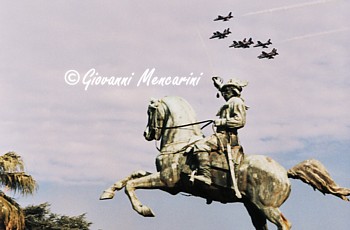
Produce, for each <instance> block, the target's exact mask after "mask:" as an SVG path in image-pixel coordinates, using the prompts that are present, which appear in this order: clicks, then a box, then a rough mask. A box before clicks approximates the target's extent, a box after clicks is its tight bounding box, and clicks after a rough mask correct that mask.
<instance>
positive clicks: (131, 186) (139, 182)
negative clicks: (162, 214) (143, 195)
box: [125, 172, 166, 217]
mask: <svg viewBox="0 0 350 230" xmlns="http://www.w3.org/2000/svg"><path fill="white" fill-rule="evenodd" d="M140 188H142V189H163V190H166V185H165V184H164V183H163V182H162V181H161V180H160V173H159V172H158V173H154V174H151V175H148V176H145V177H141V178H138V179H134V180H129V181H128V182H127V183H126V186H125V193H126V194H127V195H128V197H129V199H130V202H131V205H132V208H133V209H134V210H135V211H136V212H137V213H139V214H140V215H142V216H145V217H154V213H153V211H152V210H151V209H150V208H149V207H147V206H144V205H143V204H142V203H141V202H140V200H139V199H138V198H137V196H136V194H135V190H136V189H140Z"/></svg>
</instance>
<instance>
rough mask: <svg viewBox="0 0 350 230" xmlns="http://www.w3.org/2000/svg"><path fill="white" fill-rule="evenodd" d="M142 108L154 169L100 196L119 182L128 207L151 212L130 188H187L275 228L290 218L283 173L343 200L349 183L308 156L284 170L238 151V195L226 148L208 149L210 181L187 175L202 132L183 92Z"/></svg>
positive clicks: (261, 229)
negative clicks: (154, 143) (153, 145)
mask: <svg viewBox="0 0 350 230" xmlns="http://www.w3.org/2000/svg"><path fill="white" fill-rule="evenodd" d="M147 112H148V124H147V127H146V130H145V132H144V137H145V138H146V140H148V141H151V140H161V142H160V149H159V150H160V154H159V155H158V157H157V158H156V166H157V172H156V173H150V172H146V171H142V170H139V171H135V172H134V173H132V174H131V175H130V176H128V177H126V178H124V179H122V180H120V181H118V182H116V183H115V184H113V185H112V186H111V187H109V188H107V189H106V190H105V191H104V192H103V194H102V195H101V197H100V199H101V200H104V199H112V198H113V197H114V193H115V192H116V191H118V190H121V189H122V188H125V193H126V194H127V196H128V197H129V199H130V202H131V204H132V207H133V209H134V210H135V211H136V212H137V213H139V214H140V215H142V216H145V217H153V216H154V213H153V211H152V210H151V209H150V208H149V207H147V206H145V205H143V204H142V203H141V202H140V200H139V199H138V198H137V196H136V194H135V190H136V189H160V190H162V191H165V192H168V193H170V194H172V195H176V194H178V193H180V192H183V193H188V194H191V195H193V196H198V197H202V198H204V199H206V200H207V203H208V204H210V203H211V202H212V201H218V202H222V203H233V202H241V203H243V204H244V206H245V207H246V209H247V211H248V213H249V215H250V217H251V220H252V223H253V225H254V227H255V229H257V230H266V229H268V228H267V220H269V221H270V222H272V223H273V224H274V225H276V226H277V228H278V229H279V230H289V229H291V223H290V222H289V221H288V220H287V219H286V217H285V216H284V215H283V214H282V213H281V211H280V210H279V207H280V206H281V205H282V204H283V203H284V202H285V201H286V199H287V198H288V196H289V194H290V191H291V184H290V181H289V178H294V179H300V180H302V181H303V182H304V183H306V184H309V185H311V186H312V187H313V188H314V189H317V190H319V191H320V192H322V193H324V194H325V193H328V194H332V195H335V196H338V197H340V198H341V199H343V200H347V201H349V199H348V198H347V196H349V195H350V189H348V188H342V187H339V186H338V185H337V184H336V183H335V182H334V181H333V179H332V178H331V177H330V175H329V174H328V172H327V170H326V169H325V167H324V166H323V165H322V164H321V163H320V162H319V161H317V160H314V159H311V160H306V161H303V162H301V163H299V164H297V165H296V166H294V167H293V168H291V169H289V170H288V171H287V170H286V169H284V168H283V167H282V166H281V165H280V164H278V163H277V162H276V161H274V160H273V159H271V158H269V157H267V156H262V155H244V157H243V159H242V161H241V163H240V164H239V165H237V167H236V177H237V186H238V189H239V191H240V193H241V195H242V197H241V198H238V197H237V196H236V194H235V192H234V190H233V189H232V185H231V183H232V178H231V177H230V175H231V174H230V171H229V168H228V167H229V166H228V163H227V158H226V156H225V155H226V154H223V153H217V152H212V153H211V154H210V159H211V174H212V184H211V185H207V184H204V183H201V182H199V181H196V180H193V175H194V172H195V171H196V168H197V167H198V162H196V160H195V158H194V157H193V153H191V151H188V150H189V149H191V148H190V147H191V145H192V143H195V142H196V141H197V140H200V139H201V138H203V134H202V132H201V129H200V127H199V123H200V122H197V120H196V115H195V112H194V111H193V109H192V107H191V106H190V105H189V103H188V102H187V101H186V100H184V99H183V98H180V97H164V98H162V99H159V100H155V99H153V100H151V102H150V104H149V106H148V111H147Z"/></svg>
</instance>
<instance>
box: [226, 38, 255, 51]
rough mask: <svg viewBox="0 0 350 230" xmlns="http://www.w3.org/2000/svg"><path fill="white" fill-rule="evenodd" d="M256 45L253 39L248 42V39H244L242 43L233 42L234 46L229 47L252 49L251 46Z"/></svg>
mask: <svg viewBox="0 0 350 230" xmlns="http://www.w3.org/2000/svg"><path fill="white" fill-rule="evenodd" d="M251 44H254V42H253V39H252V38H249V40H248V41H247V38H244V39H243V40H242V41H238V42H237V41H233V44H232V45H230V46H229V47H230V48H231V47H234V48H244V49H245V48H250V45H251Z"/></svg>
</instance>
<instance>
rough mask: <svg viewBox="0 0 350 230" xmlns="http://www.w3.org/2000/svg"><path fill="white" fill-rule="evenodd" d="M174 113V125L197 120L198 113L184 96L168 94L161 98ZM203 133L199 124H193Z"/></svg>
mask: <svg viewBox="0 0 350 230" xmlns="http://www.w3.org/2000/svg"><path fill="white" fill-rule="evenodd" d="M161 100H162V101H163V102H164V103H165V104H166V105H167V107H168V109H169V112H170V113H171V114H173V115H176V116H173V119H174V122H175V124H174V125H183V124H189V123H194V122H197V115H196V112H195V111H194V109H193V108H192V106H191V105H190V104H189V103H188V102H187V100H185V99H184V98H182V97H178V96H166V97H163V98H162V99H161ZM193 127H195V129H198V132H199V133H201V130H200V128H199V126H198V125H197V126H193Z"/></svg>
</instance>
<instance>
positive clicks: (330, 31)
mask: <svg viewBox="0 0 350 230" xmlns="http://www.w3.org/2000/svg"><path fill="white" fill-rule="evenodd" d="M347 30H349V28H348V27H343V28H340V29H336V30H328V31H323V32H319V33H314V34H307V35H303V36H298V37H294V38H289V39H286V40H284V41H281V43H284V42H290V41H295V40H301V39H306V38H312V37H317V36H322V35H327V34H333V33H339V32H344V31H347Z"/></svg>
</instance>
